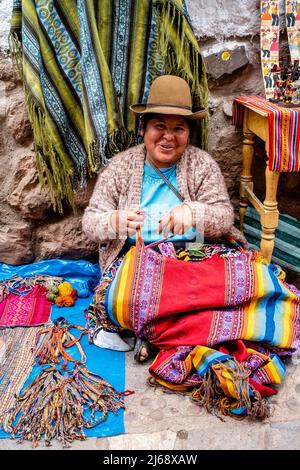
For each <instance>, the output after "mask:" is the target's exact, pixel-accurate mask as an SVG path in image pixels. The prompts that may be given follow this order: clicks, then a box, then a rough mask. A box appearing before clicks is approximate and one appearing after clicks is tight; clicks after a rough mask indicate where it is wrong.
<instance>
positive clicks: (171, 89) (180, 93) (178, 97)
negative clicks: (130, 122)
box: [130, 75, 207, 119]
mask: <svg viewBox="0 0 300 470" xmlns="http://www.w3.org/2000/svg"><path fill="white" fill-rule="evenodd" d="M130 109H131V111H133V112H134V113H135V114H138V115H140V116H143V115H144V114H149V113H159V114H176V115H179V116H183V117H185V118H187V119H203V118H205V116H206V115H207V109H205V108H202V109H200V110H199V111H196V112H194V113H193V111H192V97H191V90H190V87H189V85H188V84H187V82H186V81H185V80H183V78H180V77H176V76H175V75H162V76H160V77H157V78H156V79H155V80H154V81H153V83H152V85H151V87H150V90H149V96H148V100H147V103H146V104H141V103H140V104H133V105H132V106H130Z"/></svg>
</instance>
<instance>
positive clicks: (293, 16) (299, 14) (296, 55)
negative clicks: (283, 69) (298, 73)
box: [285, 0, 300, 64]
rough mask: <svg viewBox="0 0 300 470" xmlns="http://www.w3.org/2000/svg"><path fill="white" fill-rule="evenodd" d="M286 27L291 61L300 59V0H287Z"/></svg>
mask: <svg viewBox="0 0 300 470" xmlns="http://www.w3.org/2000/svg"><path fill="white" fill-rule="evenodd" d="M285 17H286V29H287V36H288V42H289V49H290V54H291V62H292V64H294V62H295V61H296V60H300V31H299V28H300V4H299V1H291V0H285Z"/></svg>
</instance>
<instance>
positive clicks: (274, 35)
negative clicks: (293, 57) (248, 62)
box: [260, 0, 279, 99]
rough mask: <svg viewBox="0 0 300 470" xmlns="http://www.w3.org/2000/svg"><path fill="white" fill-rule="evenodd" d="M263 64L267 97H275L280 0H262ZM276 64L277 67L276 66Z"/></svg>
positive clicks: (261, 36) (261, 41)
mask: <svg viewBox="0 0 300 470" xmlns="http://www.w3.org/2000/svg"><path fill="white" fill-rule="evenodd" d="M260 46H261V65H262V73H263V79H264V85H265V93H266V98H267V99H270V98H274V89H275V86H276V80H278V78H279V75H278V73H277V71H275V70H276V67H277V68H279V0H273V1H272V2H270V1H268V0H261V27H260ZM274 66H276V67H274Z"/></svg>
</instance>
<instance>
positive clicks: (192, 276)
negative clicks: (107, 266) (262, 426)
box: [105, 239, 300, 415]
mask: <svg viewBox="0 0 300 470" xmlns="http://www.w3.org/2000/svg"><path fill="white" fill-rule="evenodd" d="M156 244H157V243H154V244H151V245H148V246H144V244H143V242H142V241H141V240H140V239H139V241H138V243H137V246H136V247H132V248H131V249H130V250H129V252H128V253H127V254H126V256H125V258H124V260H123V262H122V264H121V266H120V267H119V269H118V270H117V273H116V275H115V277H114V279H113V280H112V282H111V283H110V284H109V287H108V288H107V291H106V298H105V306H106V311H107V314H108V316H109V319H110V320H111V322H113V323H114V324H115V325H118V326H121V327H123V328H126V329H130V330H133V331H134V332H135V334H136V335H137V336H141V337H145V338H147V339H148V340H149V341H150V342H151V343H152V344H154V345H155V346H157V347H158V348H159V349H160V350H161V351H160V352H159V354H158V356H157V358H156V359H155V361H154V363H153V364H152V366H151V368H150V372H151V374H152V375H153V376H154V377H155V379H156V380H157V381H158V382H159V383H162V384H163V385H165V386H168V387H169V388H171V389H175V390H184V389H188V388H190V387H195V386H196V385H198V386H200V387H201V385H202V382H203V380H204V378H205V381H207V380H208V378H207V377H208V376H209V377H210V378H209V381H210V386H212V381H214V387H218V385H217V382H216V377H215V378H213V377H214V376H217V377H218V379H219V382H220V383H221V384H220V386H221V392H222V393H221V394H223V395H224V396H225V397H227V398H228V399H230V400H233V402H231V403H230V405H229V410H231V411H233V410H235V412H237V413H238V411H237V410H238V409H239V408H240V407H241V414H243V413H246V414H253V413H254V414H255V415H256V413H257V414H258V415H260V413H262V414H263V411H262V407H263V403H262V402H261V403H260V405H259V408H256V405H255V400H257V393H256V392H259V394H261V395H262V396H266V395H267V394H272V393H273V391H272V389H270V388H269V387H267V391H265V390H264V387H265V386H266V385H269V384H270V383H280V381H281V379H282V377H283V374H284V366H283V364H282V363H281V361H280V360H279V358H278V357H277V356H276V359H273V358H272V357H271V354H269V355H268V356H266V354H265V352H264V353H263V355H264V356H261V353H260V352H259V345H260V344H264V345H265V346H267V347H269V348H270V351H271V352H272V353H275V352H276V351H280V353H282V352H283V353H284V354H289V353H291V352H292V351H295V350H297V349H298V348H299V340H300V292H298V291H297V290H292V289H290V287H289V286H288V285H287V284H285V283H284V282H282V281H280V280H279V279H278V278H277V276H276V269H275V267H274V265H267V264H264V263H263V262H262V259H261V257H260V256H259V254H258V253H256V252H252V251H249V252H245V251H244V252H242V251H236V252H232V251H229V252H227V253H224V254H223V255H222V254H221V253H215V254H213V255H212V256H211V257H209V258H207V259H202V260H201V261H199V262H188V263H187V262H183V261H180V260H178V259H174V258H173V257H164V256H162V255H161V254H160V253H158V252H156V251H155V250H153V249H151V248H153V247H154V246H155V245H156ZM239 341H242V345H240V344H239ZM243 342H246V344H247V347H246V346H245V347H244V346H243V344H244V343H243ZM224 344H225V345H228V347H227V349H226V350H224V349H221V348H219V347H218V346H219V345H224ZM230 345H233V346H230ZM217 349H218V350H217ZM241 350H243V354H241V352H240V351H241ZM235 357H236V359H235ZM211 374H213V375H211ZM221 378H223V379H224V382H222V380H221ZM253 384H254V385H253ZM245 397H247V399H246V398H245ZM251 397H252V398H253V400H252V398H251ZM247 400H248V401H247ZM220 406H221V405H220ZM222 406H223V405H222ZM254 410H255V411H254Z"/></svg>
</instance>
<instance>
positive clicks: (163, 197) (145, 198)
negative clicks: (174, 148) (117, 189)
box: [127, 162, 196, 245]
mask: <svg viewBox="0 0 300 470" xmlns="http://www.w3.org/2000/svg"><path fill="white" fill-rule="evenodd" d="M160 171H161V172H162V173H163V174H164V175H165V177H166V178H167V179H168V180H169V181H170V183H172V185H173V186H174V187H175V188H176V189H177V190H178V184H177V178H176V164H174V165H172V166H170V167H167V168H160ZM180 204H181V201H180V200H179V199H178V197H177V196H176V194H174V192H173V191H172V190H171V189H170V188H169V186H168V185H167V184H166V183H165V182H164V180H163V179H162V178H161V177H160V176H159V175H158V174H157V173H156V171H155V170H154V169H153V168H152V167H150V166H149V165H148V164H147V163H146V162H145V164H144V175H143V182H142V193H141V200H140V208H141V209H142V210H143V211H144V212H145V215H144V224H143V226H142V237H143V239H144V242H145V243H151V242H154V241H157V240H160V239H162V238H164V237H163V234H162V233H161V234H159V233H158V221H159V220H160V219H161V218H162V217H163V216H164V215H165V214H167V213H168V212H170V210H171V209H173V208H174V207H177V206H178V205H180ZM195 234H196V230H195V229H194V228H191V229H189V230H188V231H187V232H185V233H184V234H183V235H176V236H175V237H172V238H171V241H172V242H173V241H174V242H178V241H180V242H191V241H193V240H195ZM170 235H171V234H170ZM135 241H136V240H135V235H133V236H130V237H128V239H127V244H129V245H133V244H135Z"/></svg>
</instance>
